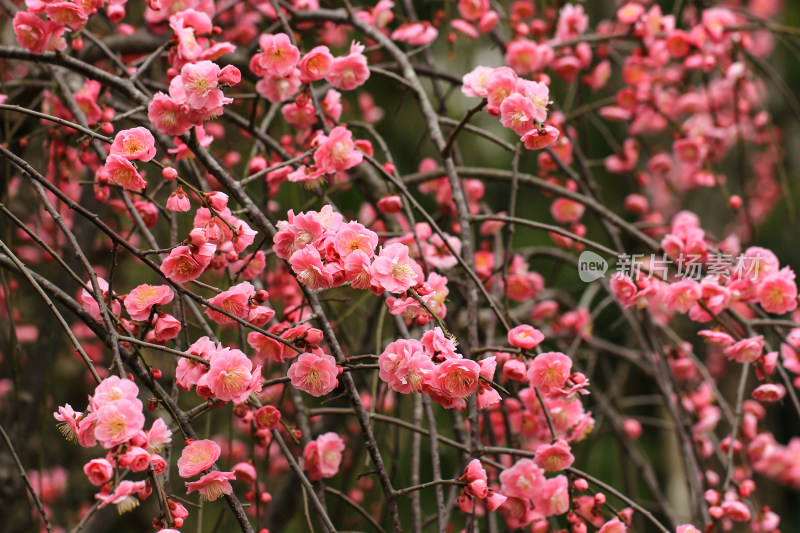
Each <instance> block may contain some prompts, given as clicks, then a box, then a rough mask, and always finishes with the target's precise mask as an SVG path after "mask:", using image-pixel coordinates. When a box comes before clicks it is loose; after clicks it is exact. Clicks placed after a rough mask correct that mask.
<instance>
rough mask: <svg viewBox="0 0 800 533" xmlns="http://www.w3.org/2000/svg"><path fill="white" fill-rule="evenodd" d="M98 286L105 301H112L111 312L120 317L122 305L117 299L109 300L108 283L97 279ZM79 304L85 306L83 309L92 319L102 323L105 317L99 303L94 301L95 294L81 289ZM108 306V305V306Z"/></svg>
mask: <svg viewBox="0 0 800 533" xmlns="http://www.w3.org/2000/svg"><path fill="white" fill-rule="evenodd" d="M97 285H98V288H99V289H100V294H101V295H102V297H103V298H104V299H106V300H107V301H108V300H109V299H110V300H111V306H110V311H111V312H112V313H114V314H115V315H117V316H119V314H120V311H122V305H120V303H119V300H117V299H116V298H109V297H108V282H107V281H106V280H104V279H103V278H100V277H98V278H97ZM78 303H80V304H81V306H83V309H84V310H85V311H86V312H87V313H89V314H90V315H91V316H92V318H94V319H95V320H97V321H98V322H102V320H103V316H102V315H101V314H100V306H99V304H98V303H97V300H95V299H94V294H93V293H90V292H89V291H87V290H86V289H81V291H80V292H79V293H78ZM107 305H108V304H107Z"/></svg>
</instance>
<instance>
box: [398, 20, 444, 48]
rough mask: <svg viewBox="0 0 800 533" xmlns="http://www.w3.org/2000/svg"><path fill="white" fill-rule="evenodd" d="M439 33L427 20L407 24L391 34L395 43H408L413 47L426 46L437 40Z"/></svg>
mask: <svg viewBox="0 0 800 533" xmlns="http://www.w3.org/2000/svg"><path fill="white" fill-rule="evenodd" d="M438 36H439V31H438V30H437V29H436V28H435V27H434V26H433V25H432V24H431V23H430V22H428V21H427V20H424V21H422V22H411V23H406V24H403V25H401V26H400V27H398V28H397V29H396V30H394V31H393V32H392V34H391V39H392V40H393V41H400V42H404V43H408V44H410V45H411V46H424V45H426V44H430V43H432V42H433V41H435V40H436V37H438Z"/></svg>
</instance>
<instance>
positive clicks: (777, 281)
mask: <svg viewBox="0 0 800 533" xmlns="http://www.w3.org/2000/svg"><path fill="white" fill-rule="evenodd" d="M756 295H757V297H758V303H760V304H761V307H763V308H764V311H767V312H768V313H775V314H778V315H782V314H784V313H787V312H789V311H794V310H795V309H796V308H797V283H795V274H794V271H792V269H791V268H789V267H784V268H782V269H780V270H778V271H777V272H775V271H773V272H770V273H768V274H766V275H765V276H764V277H763V278H762V279H761V280H759V282H758V286H757V288H756Z"/></svg>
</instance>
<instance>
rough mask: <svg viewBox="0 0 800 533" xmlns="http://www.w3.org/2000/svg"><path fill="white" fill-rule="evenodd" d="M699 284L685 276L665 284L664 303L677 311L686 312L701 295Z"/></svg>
mask: <svg viewBox="0 0 800 533" xmlns="http://www.w3.org/2000/svg"><path fill="white" fill-rule="evenodd" d="M701 294H702V293H701V290H700V284H699V283H697V282H696V281H695V280H693V279H692V278H685V279H682V280H680V281H677V282H675V283H671V284H669V285H667V288H666V290H665V291H664V304H665V305H666V306H667V307H668V308H670V309H673V310H675V311H677V312H679V313H687V312H688V311H689V309H691V308H692V306H694V305H695V304H696V303H697V300H699V299H700V296H701Z"/></svg>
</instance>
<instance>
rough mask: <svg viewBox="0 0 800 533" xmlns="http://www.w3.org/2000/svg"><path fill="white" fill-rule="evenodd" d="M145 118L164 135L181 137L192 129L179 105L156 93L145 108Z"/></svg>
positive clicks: (169, 98)
mask: <svg viewBox="0 0 800 533" xmlns="http://www.w3.org/2000/svg"><path fill="white" fill-rule="evenodd" d="M147 117H148V118H149V119H150V122H151V123H152V124H153V126H155V128H156V130H158V131H159V132H160V133H163V134H164V135H183V134H184V133H186V132H187V131H189V129H191V127H192V122H191V121H190V120H188V118H187V117H186V114H185V113H184V111H183V110H182V108H181V105H180V104H179V103H178V102H176V101H175V100H173V99H172V98H171V97H170V96H168V95H166V94H164V93H162V92H157V93H156V94H155V95H154V96H153V101H152V102H150V105H149V106H148V107H147Z"/></svg>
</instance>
